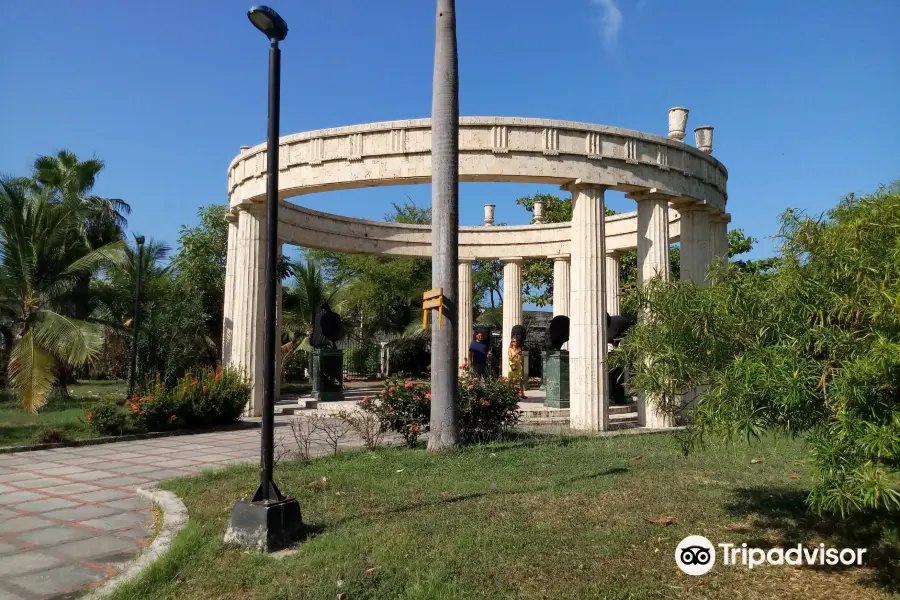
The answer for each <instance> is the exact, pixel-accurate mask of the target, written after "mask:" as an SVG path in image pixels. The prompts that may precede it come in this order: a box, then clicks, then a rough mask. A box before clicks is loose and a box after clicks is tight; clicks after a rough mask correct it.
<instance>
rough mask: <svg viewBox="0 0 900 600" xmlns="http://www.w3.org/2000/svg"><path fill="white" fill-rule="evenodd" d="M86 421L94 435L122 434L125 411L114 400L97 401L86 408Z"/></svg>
mask: <svg viewBox="0 0 900 600" xmlns="http://www.w3.org/2000/svg"><path fill="white" fill-rule="evenodd" d="M87 422H88V427H89V428H90V430H91V433H93V434H94V435H122V431H123V430H124V429H125V413H124V412H122V409H121V408H119V406H118V405H117V404H116V403H115V402H111V401H109V400H107V401H105V402H98V403H96V404H93V405H92V406H91V407H90V408H89V409H88V414H87Z"/></svg>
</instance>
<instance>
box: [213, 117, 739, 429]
mask: <svg viewBox="0 0 900 600" xmlns="http://www.w3.org/2000/svg"><path fill="white" fill-rule="evenodd" d="M687 116H688V110H687V109H685V108H673V109H671V110H670V111H669V134H668V137H662V136H658V135H652V134H649V133H643V132H639V131H631V130H627V129H619V128H617V127H609V126H605V125H593V124H590V123H578V122H572V121H555V120H549V119H524V118H509V117H461V118H460V120H459V154H460V156H459V179H460V181H461V182H477V181H488V182H496V181H503V182H513V181H514V182H529V183H543V184H546V183H551V184H558V185H559V186H561V188H562V189H563V190H566V191H569V192H571V194H572V221H571V222H570V223H542V222H541V221H542V219H541V215H540V214H537V213H538V212H539V211H537V212H536V214H535V217H536V218H535V223H533V224H531V225H513V226H494V225H493V206H492V205H487V206H485V223H484V225H482V226H476V227H460V228H459V261H460V262H459V290H460V291H459V294H460V297H459V307H458V314H459V315H460V316H459V319H460V323H459V326H458V330H459V332H460V333H459V341H458V344H459V349H460V356H461V357H462V356H467V354H468V347H469V342H470V341H471V332H472V262H473V261H475V260H478V259H500V260H501V261H502V263H503V289H504V296H503V297H504V299H505V301H504V302H503V340H504V343H503V347H504V356H503V368H504V372H505V367H506V364H507V356H506V348H508V346H509V338H510V331H511V329H512V327H513V326H514V325H516V324H518V323H521V322H522V303H521V301H519V302H514V301H511V299H514V298H519V299H521V296H522V262H523V261H524V260H526V259H535V258H550V259H552V260H553V263H554V268H553V275H554V285H553V314H554V316H556V315H567V316H568V317H569V318H570V323H571V324H570V339H569V344H568V349H569V365H570V376H569V377H570V413H569V414H570V425H571V426H572V427H573V428H576V429H583V430H593V431H599V430H606V429H608V428H609V402H608V390H607V389H606V388H607V377H606V373H607V368H606V348H607V343H606V316H605V315H606V313H607V312H609V314H618V313H619V257H620V255H621V253H623V252H624V251H627V250H631V249H634V248H636V249H637V257H638V258H637V270H638V279H639V281H644V280H647V279H649V278H651V277H654V276H659V277H663V278H666V279H667V278H668V277H669V244H670V243H671V242H679V241H680V243H681V277H682V278H683V279H690V280H693V281H695V282H697V283H698V284H703V283H704V280H705V276H706V270H707V267H708V265H709V264H710V263H711V262H712V261H713V260H715V259H718V258H727V254H728V239H727V223H728V222H729V221H730V215H729V214H728V213H727V212H726V207H725V204H726V200H727V197H728V196H727V193H726V180H727V178H728V172H727V171H726V169H725V167H724V165H722V164H721V163H720V162H719V161H718V160H716V159H715V158H713V157H712V155H711V152H712V134H713V129H712V127H698V128H696V129H695V130H694V132H695V137H696V144H697V147H696V148H695V147H692V146H690V145H688V144H685V143H684V141H683V140H684V137H685V126H686V124H687ZM279 152H280V155H279V169H280V171H281V173H280V176H279V200H280V210H279V224H278V238H279V239H278V242H279V244H285V243H287V244H294V245H297V246H303V247H306V248H316V249H322V250H330V251H336V252H351V253H364V254H378V255H383V256H397V257H416V258H422V257H427V258H430V257H431V228H430V226H428V225H406V224H400V223H388V222H380V221H370V220H364V219H354V218H350V217H344V216H338V215H333V214H328V213H324V212H319V211H314V210H310V209H308V208H303V207H302V206H299V205H298V204H295V203H293V202H289V201H288V199H289V198H292V197H294V196H301V195H304V194H312V193H316V192H328V191H332V190H341V189H348V188H362V187H371V186H383V185H408V184H415V183H429V182H430V181H431V125H430V119H414V120H408V121H389V122H384V123H368V124H365V125H351V126H348V127H336V128H333V129H321V130H317V131H308V132H304V133H298V134H294V135H288V136H283V137H282V138H281V139H280V141H279ZM266 162H267V161H266V145H265V143H263V144H259V145H257V146H254V147H246V146H245V147H242V148H241V152H240V154H239V155H238V156H237V157H236V158H235V159H234V160H233V161H232V162H231V165H230V166H229V167H228V198H229V204H230V213H229V215H228V222H229V228H228V257H227V269H226V277H225V311H224V312H225V320H224V343H223V348H224V350H223V363H224V364H233V365H236V366H240V367H243V368H244V369H245V370H246V371H247V372H248V373H249V375H250V376H251V377H252V380H253V393H252V400H251V402H250V403H249V405H248V408H247V414H248V415H259V414H260V413H261V410H262V379H263V378H262V371H263V368H262V364H263V322H264V307H263V290H264V287H265V286H264V266H265V241H266V239H265V238H266V227H265V207H264V202H265V195H266ZM606 190H618V191H622V192H625V193H626V197H627V198H630V199H632V200H634V201H635V202H636V203H637V210H636V211H634V212H629V213H625V214H617V215H614V216H611V217H606V218H604V214H605V213H604V193H605V191H606ZM279 305H280V294H279ZM278 321H279V328H280V321H281V319H280V318H279V319H278ZM638 414H639V424H640V425H642V426H645V427H661V426H666V425H667V424H668V423H667V420H666V419H665V418H664V417H663V416H662V415H660V414H658V413H657V412H656V411H655V410H654V409H653V405H652V402H647V401H639V407H638Z"/></svg>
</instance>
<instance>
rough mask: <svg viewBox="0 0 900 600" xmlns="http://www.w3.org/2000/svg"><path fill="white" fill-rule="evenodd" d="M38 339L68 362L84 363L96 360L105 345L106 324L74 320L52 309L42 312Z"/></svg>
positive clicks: (53, 353) (47, 349)
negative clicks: (104, 331) (104, 329)
mask: <svg viewBox="0 0 900 600" xmlns="http://www.w3.org/2000/svg"><path fill="white" fill-rule="evenodd" d="M38 316H39V319H40V320H39V321H38V323H37V325H36V326H35V328H34V334H33V335H34V339H35V342H36V343H37V344H38V346H40V348H41V349H43V350H45V351H46V352H49V353H50V354H52V355H53V356H55V357H57V358H58V359H59V360H61V361H62V362H64V363H68V364H70V365H74V366H81V365H83V364H85V363H87V362H89V361H90V360H91V359H93V358H94V357H95V356H96V355H97V352H99V351H100V347H101V346H102V344H103V327H102V325H98V324H96V323H88V322H86V321H79V320H77V319H70V318H69V317H65V316H63V315H60V314H58V313H55V312H53V311H51V310H42V311H39V312H38Z"/></svg>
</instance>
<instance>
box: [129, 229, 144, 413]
mask: <svg viewBox="0 0 900 600" xmlns="http://www.w3.org/2000/svg"><path fill="white" fill-rule="evenodd" d="M134 241H135V242H137V249H138V256H137V283H136V284H135V287H134V314H133V315H132V317H131V327H132V329H131V331H132V337H131V374H130V375H129V377H128V395H129V396H131V395H132V394H134V384H135V381H136V380H137V356H138V329H139V328H140V324H141V273H142V272H143V270H144V236H142V235H139V236H137V237H136V238H134Z"/></svg>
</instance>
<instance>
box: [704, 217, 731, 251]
mask: <svg viewBox="0 0 900 600" xmlns="http://www.w3.org/2000/svg"><path fill="white" fill-rule="evenodd" d="M730 220H731V215H729V214H727V213H726V214H718V215H712V214H710V215H709V228H710V254H711V255H712V259H713V260H717V259H720V258H724V259H725V261H726V262H727V261H728V222H729V221H730Z"/></svg>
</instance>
